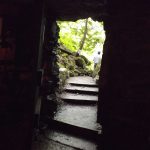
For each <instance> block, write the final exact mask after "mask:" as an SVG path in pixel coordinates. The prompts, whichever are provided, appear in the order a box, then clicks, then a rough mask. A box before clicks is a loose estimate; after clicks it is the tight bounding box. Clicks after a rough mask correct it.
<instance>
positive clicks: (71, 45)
mask: <svg viewBox="0 0 150 150" xmlns="http://www.w3.org/2000/svg"><path fill="white" fill-rule="evenodd" d="M57 23H58V25H59V27H60V33H59V36H60V38H59V43H60V44H62V45H64V46H65V47H66V48H67V49H69V50H71V51H73V52H77V51H78V50H79V48H80V43H81V40H82V39H83V35H84V33H85V19H81V20H78V21H76V22H70V21H58V22H57ZM104 40H105V32H104V29H103V23H102V22H98V21H93V20H92V19H91V18H88V23H87V33H86V38H85V41H84V45H83V48H82V51H81V54H82V55H85V56H86V57H87V58H89V59H90V60H92V56H93V55H94V53H95V52H96V51H98V50H99V51H101V50H102V48H103V44H104Z"/></svg>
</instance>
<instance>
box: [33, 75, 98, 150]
mask: <svg viewBox="0 0 150 150" xmlns="http://www.w3.org/2000/svg"><path fill="white" fill-rule="evenodd" d="M66 84H67V87H68V88H64V93H62V94H61V95H60V98H61V99H62V101H63V102H62V104H61V106H60V107H59V109H58V111H57V112H56V114H55V117H54V119H53V120H52V122H53V123H52V122H51V123H50V124H49V127H50V128H49V129H48V130H47V131H46V132H45V133H44V140H43V139H42V140H41V142H37V143H36V142H34V144H33V146H34V147H33V150H76V149H78V150H97V143H96V140H95V139H96V138H95V137H97V135H98V127H99V125H98V124H97V122H96V118H97V101H98V87H97V85H96V83H95V81H94V80H93V78H91V77H86V76H84V77H83V76H82V77H72V78H69V79H68V80H67V82H66ZM65 87H66V86H65ZM68 89H69V90H68ZM77 89H79V90H77ZM91 91H92V92H91ZM93 91H94V92H93ZM95 91H96V92H95ZM89 102H90V103H89ZM52 126H53V129H52V128H51V127H52ZM55 127H56V128H55Z"/></svg>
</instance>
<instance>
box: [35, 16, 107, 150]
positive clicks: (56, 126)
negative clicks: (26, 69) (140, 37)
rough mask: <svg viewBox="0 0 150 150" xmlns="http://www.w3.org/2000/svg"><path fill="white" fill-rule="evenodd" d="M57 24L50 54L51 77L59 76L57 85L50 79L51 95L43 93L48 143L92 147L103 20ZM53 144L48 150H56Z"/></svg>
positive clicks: (94, 138)
mask: <svg viewBox="0 0 150 150" xmlns="http://www.w3.org/2000/svg"><path fill="white" fill-rule="evenodd" d="M56 23H57V25H54V26H55V28H56V27H57V29H56V30H57V32H58V33H59V38H58V44H57V46H56V47H55V49H54V52H52V53H51V55H53V57H52V60H53V63H52V65H53V69H52V70H53V71H54V72H53V76H52V77H51V78H55V79H57V78H58V82H57V83H58V84H57V85H56V83H55V84H53V83H51V82H49V84H50V87H51V94H50V95H48V96H47V94H46V96H45V99H46V101H45V104H44V105H43V106H44V107H42V113H43V112H44V114H42V115H45V114H46V115H45V116H46V117H47V116H48V117H49V118H46V120H48V125H49V129H48V130H47V131H46V133H45V134H44V135H45V137H46V138H47V139H49V140H50V141H51V142H50V144H51V145H55V142H56V143H57V144H56V145H55V146H56V147H59V148H60V147H63V148H65V149H67V148H68V147H69V148H75V149H76V148H77V149H87V150H89V149H93V150H94V149H96V147H97V139H98V135H99V134H98V132H99V133H100V132H101V126H99V125H98V124H97V103H98V82H99V71H100V66H101V60H102V54H103V44H104V41H105V31H104V28H103V22H98V21H93V20H92V18H87V19H81V20H77V21H74V22H73V21H57V22H56ZM53 29H54V28H53ZM58 33H56V34H58ZM48 36H49V35H48ZM99 53H100V54H99ZM55 58H56V59H55ZM57 73H58V74H57ZM57 76H58V77H57ZM55 96H56V97H55ZM46 109H47V111H46ZM47 114H48V115H47ZM50 114H51V115H50ZM45 116H44V117H45ZM44 119H45V118H44ZM52 141H53V142H54V143H53V142H52ZM58 143H59V144H58ZM60 144H61V145H60ZM48 145H49V144H48V143H47V146H48ZM55 146H54V147H53V148H52V147H51V149H56V147H55ZM38 147H39V146H38ZM42 147H43V146H42ZM44 147H45V146H44ZM59 148H58V149H59ZM36 149H37V147H36Z"/></svg>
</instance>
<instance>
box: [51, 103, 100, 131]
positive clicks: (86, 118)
mask: <svg viewBox="0 0 150 150" xmlns="http://www.w3.org/2000/svg"><path fill="white" fill-rule="evenodd" d="M96 116H97V106H96V105H75V104H71V105H70V104H67V103H64V104H63V105H62V106H61V107H60V109H59V110H58V111H57V113H56V114H55V116H54V120H56V121H59V122H63V123H66V124H70V125H73V126H77V127H81V128H85V129H89V130H93V131H94V132H95V131H97V117H96Z"/></svg>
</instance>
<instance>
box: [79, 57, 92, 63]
mask: <svg viewBox="0 0 150 150" xmlns="http://www.w3.org/2000/svg"><path fill="white" fill-rule="evenodd" d="M80 57H81V58H82V59H84V61H85V63H86V64H89V63H90V61H89V60H88V59H87V58H86V57H85V56H83V55H80Z"/></svg>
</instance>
